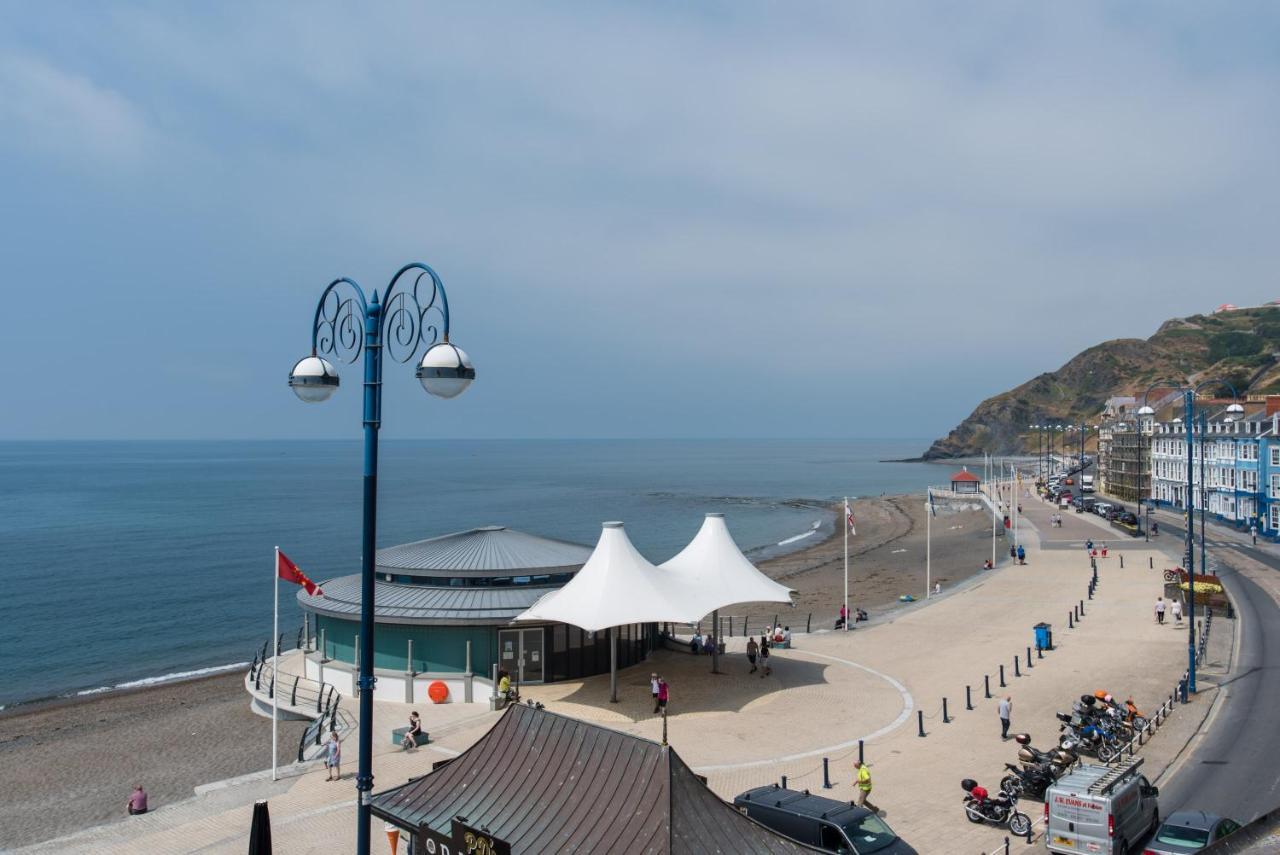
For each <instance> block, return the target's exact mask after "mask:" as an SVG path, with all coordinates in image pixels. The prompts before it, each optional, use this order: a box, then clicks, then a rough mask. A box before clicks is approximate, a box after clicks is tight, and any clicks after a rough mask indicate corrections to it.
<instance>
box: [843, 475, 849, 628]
mask: <svg viewBox="0 0 1280 855" xmlns="http://www.w3.org/2000/svg"><path fill="white" fill-rule="evenodd" d="M844 631H845V632H848V631H849V497H848V496H845V497H844Z"/></svg>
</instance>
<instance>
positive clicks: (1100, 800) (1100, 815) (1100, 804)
mask: <svg viewBox="0 0 1280 855" xmlns="http://www.w3.org/2000/svg"><path fill="white" fill-rule="evenodd" d="M1141 765H1142V758H1141V757H1138V758H1135V759H1132V760H1126V761H1124V762H1122V763H1120V764H1119V765H1117V766H1098V765H1088V766H1080V767H1079V768H1077V769H1076V770H1075V771H1073V772H1071V773H1069V774H1067V775H1064V776H1062V777H1061V778H1059V779H1058V781H1057V782H1056V783H1055V784H1053V786H1051V787H1049V789H1048V790H1046V791H1045V800H1044V814H1045V845H1046V846H1047V847H1048V849H1049V851H1050V852H1057V853H1068V852H1093V853H1098V855H1127V853H1128V852H1129V851H1130V848H1131V847H1132V846H1133V845H1134V844H1136V843H1137V842H1138V841H1140V840H1142V839H1143V838H1144V837H1146V836H1147V835H1148V834H1150V833H1151V832H1152V830H1153V829H1155V828H1157V827H1159V825H1160V809H1159V807H1158V805H1157V802H1156V798H1157V796H1159V795H1160V791H1159V789H1157V788H1156V787H1153V786H1151V782H1150V781H1148V780H1147V778H1146V776H1145V775H1140V774H1138V768H1139V767H1140V766H1141Z"/></svg>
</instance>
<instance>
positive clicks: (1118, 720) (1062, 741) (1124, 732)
mask: <svg viewBox="0 0 1280 855" xmlns="http://www.w3.org/2000/svg"><path fill="white" fill-rule="evenodd" d="M1057 717H1058V721H1059V722H1061V724H1060V725H1059V727H1058V730H1059V732H1060V736H1059V740H1058V744H1059V746H1060V747H1062V748H1064V749H1066V750H1068V751H1074V752H1076V753H1078V754H1090V755H1092V756H1094V757H1097V758H1098V759H1099V760H1101V761H1102V762H1103V763H1110V762H1111V761H1112V760H1114V759H1115V758H1116V757H1118V756H1119V754H1120V751H1121V750H1122V749H1123V748H1124V746H1125V745H1127V744H1128V743H1129V742H1130V740H1132V739H1133V737H1134V734H1135V733H1137V731H1139V730H1141V729H1143V728H1145V727H1146V726H1147V719H1146V717H1145V716H1143V715H1142V713H1140V712H1139V711H1138V708H1137V707H1136V706H1134V704H1133V699H1132V698H1130V699H1128V700H1126V701H1125V702H1124V703H1123V704H1121V703H1119V702H1118V701H1116V700H1115V698H1113V697H1112V696H1111V694H1109V693H1108V692H1105V691H1097V692H1094V693H1093V694H1092V695H1081V696H1080V700H1078V701H1076V702H1075V703H1073V704H1072V705H1071V712H1070V714H1068V713H1058V714H1057Z"/></svg>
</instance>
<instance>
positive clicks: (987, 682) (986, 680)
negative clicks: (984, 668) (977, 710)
mask: <svg viewBox="0 0 1280 855" xmlns="http://www.w3.org/2000/svg"><path fill="white" fill-rule="evenodd" d="M982 685H983V687H984V691H985V692H986V693H987V700H990V699H991V675H990V674H983V675H982Z"/></svg>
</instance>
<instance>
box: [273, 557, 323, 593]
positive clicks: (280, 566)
mask: <svg viewBox="0 0 1280 855" xmlns="http://www.w3.org/2000/svg"><path fill="white" fill-rule="evenodd" d="M276 575H277V576H279V577H280V578H281V579H283V580H285V581H286V582H292V583H293V584H295V585H301V586H302V587H304V588H306V589H307V593H308V594H310V595H311V596H315V595H316V594H321V595H323V594H324V590H323V589H321V587H320V586H319V585H317V584H316V583H315V582H312V581H311V580H310V579H308V578H307V574H306V573H303V572H302V571H301V570H299V569H298V565H297V564H294V563H293V562H292V561H290V560H289V556H287V555H285V554H284V553H283V552H279V553H277V558H276Z"/></svg>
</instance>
